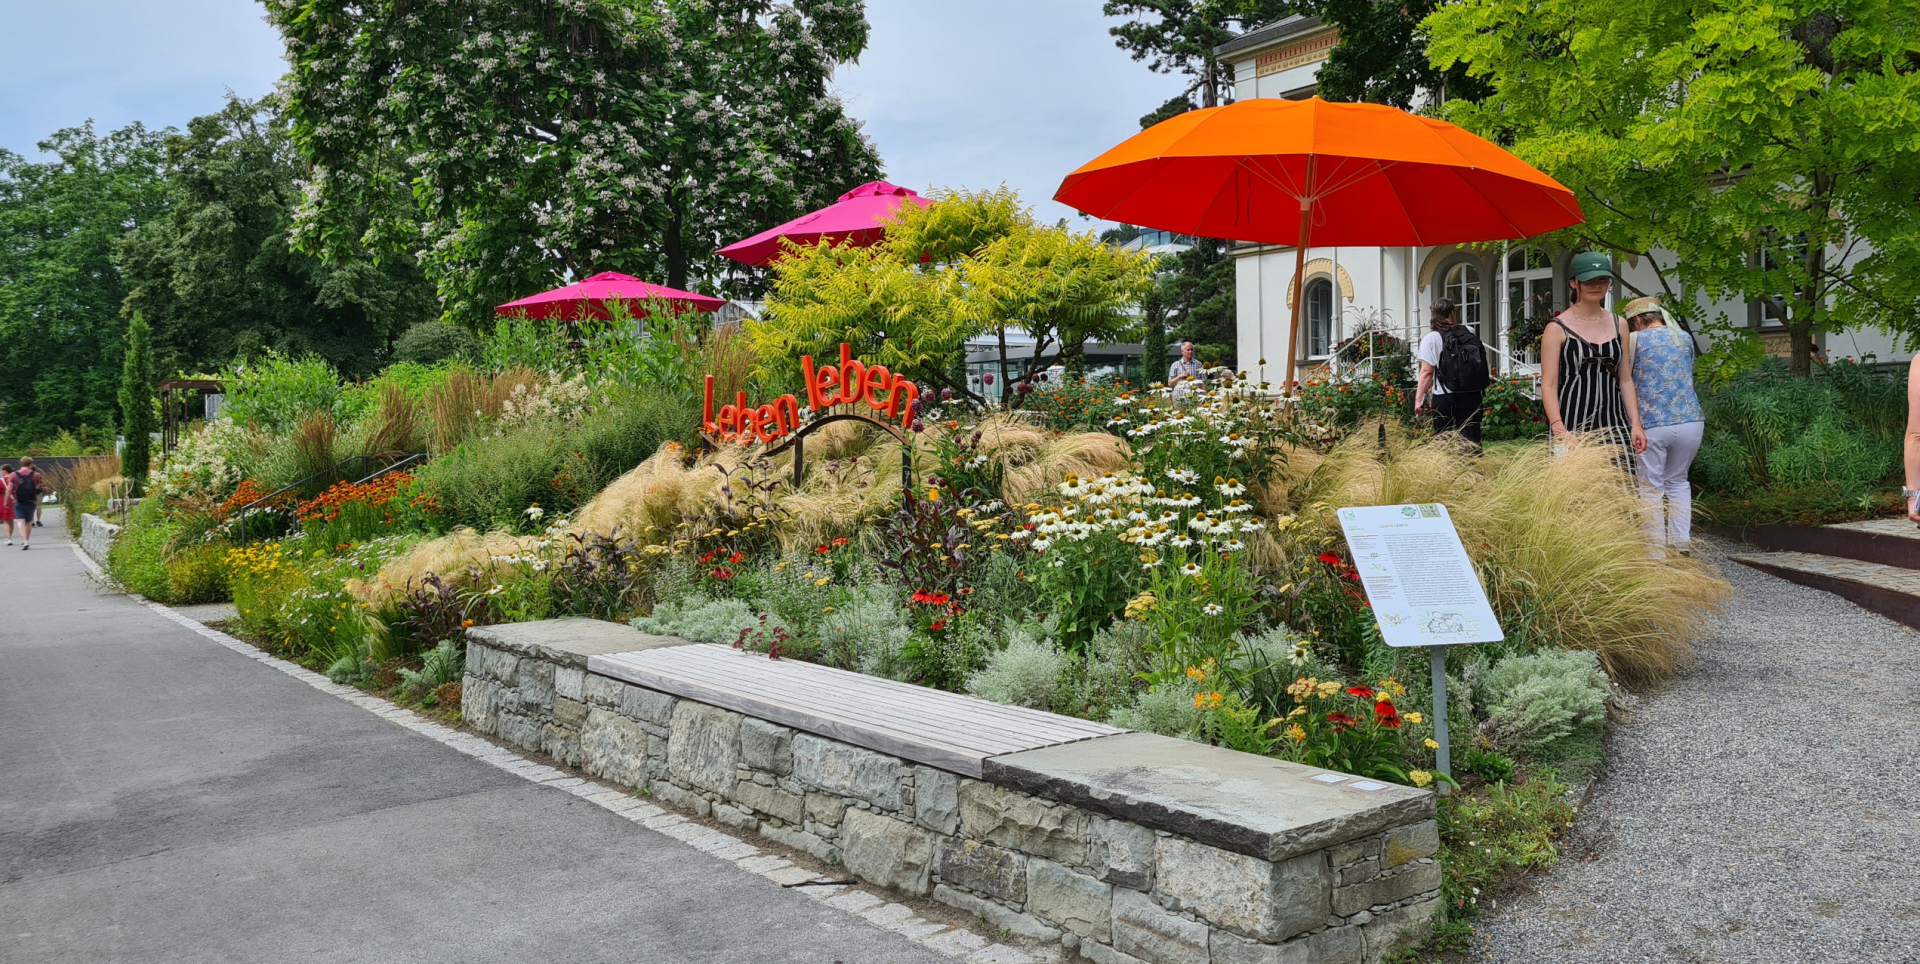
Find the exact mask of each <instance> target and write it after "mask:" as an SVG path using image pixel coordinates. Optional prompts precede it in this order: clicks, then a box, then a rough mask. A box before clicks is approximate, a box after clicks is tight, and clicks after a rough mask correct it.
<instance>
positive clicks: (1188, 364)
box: [1167, 341, 1205, 400]
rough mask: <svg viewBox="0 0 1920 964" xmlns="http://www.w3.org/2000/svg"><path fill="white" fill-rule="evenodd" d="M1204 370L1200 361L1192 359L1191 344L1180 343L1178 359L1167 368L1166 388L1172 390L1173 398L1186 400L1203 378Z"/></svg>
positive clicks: (1187, 342) (1186, 342)
mask: <svg viewBox="0 0 1920 964" xmlns="http://www.w3.org/2000/svg"><path fill="white" fill-rule="evenodd" d="M1204 371H1205V369H1204V368H1203V367H1202V366H1201V364H1200V359H1198V358H1195V357H1193V342H1190V341H1183V342H1181V343H1180V358H1179V359H1178V360H1177V361H1175V362H1174V363H1173V364H1172V365H1169V366H1168V367H1167V387H1168V388H1171V389H1173V397H1174V398H1175V399H1176V400H1178V399H1182V398H1186V397H1187V395H1188V393H1190V392H1192V391H1193V386H1194V385H1195V384H1196V383H1198V382H1199V381H1200V380H1201V379H1202V378H1204V377H1205V375H1204V374H1203V372H1204Z"/></svg>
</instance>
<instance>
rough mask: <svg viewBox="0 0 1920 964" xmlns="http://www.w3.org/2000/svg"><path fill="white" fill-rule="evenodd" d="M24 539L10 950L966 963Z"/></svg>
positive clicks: (2, 832) (8, 723) (3, 563)
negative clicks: (232, 640)
mask: <svg viewBox="0 0 1920 964" xmlns="http://www.w3.org/2000/svg"><path fill="white" fill-rule="evenodd" d="M48 516H49V518H48V519H47V520H46V523H47V524H46V526H45V527H44V528H41V529H39V530H37V532H36V537H35V539H34V545H33V549H32V550H31V551H27V552H22V551H20V550H19V549H18V548H17V547H0V600H4V610H3V611H4V612H5V613H6V614H7V618H6V620H5V622H4V623H0V962H4V964H14V962H34V964H39V962H54V961H76V962H88V964H99V962H122V961H125V962H149V961H234V962H248V964H256V962H273V961H293V960H299V961H354V962H368V961H376V962H386V961H396V962H397V961H406V962H412V961H421V962H438V961H448V962H452V961H459V962H463V964H464V962H481V961H513V962H526V961H547V960H565V961H568V962H570V964H572V962H582V964H584V962H597V961H621V962H652V961H660V962H667V961H674V962H682V961H716V962H720V961H742V962H745V961H752V962H820V964H828V962H841V964H866V962H898V964H933V962H946V961H949V960H950V958H948V957H946V956H945V955H942V954H939V953H937V952H935V951H932V950H929V949H927V948H925V947H922V946H920V945H918V944H915V943H913V942H912V941H909V940H907V939H906V938H905V937H902V936H900V935H898V934H894V933H892V932H889V931H887V930H883V929H882V928H880V927H878V926H875V925H873V924H870V923H867V922H866V921H864V920H861V919H859V918H856V917H854V916H853V915H851V914H848V913H845V912H843V911H840V910H838V909H835V908H831V907H828V906H825V905H823V904H821V903H820V902H818V901H815V900H813V899H811V898H809V897H806V896H804V895H803V894H802V893H800V892H797V891H794V890H787V889H783V888H781V887H780V886H779V885H777V884H775V883H773V882H772V881H769V880H766V879H764V878H762V877H760V876H758V875H755V874H752V873H748V872H747V871H745V870H742V869H740V868H738V867H735V866H734V865H733V864H730V863H727V862H724V861H722V860H719V859H716V858H712V857H708V856H706V855H704V854H700V853H698V852H696V851H694V850H692V849H691V848H689V847H688V846H687V845H685V844H683V843H681V842H680V841H678V840H674V839H672V838H669V837H667V836H665V835H662V834H660V833H657V832H655V831H652V830H648V829H646V828H644V827H640V826H638V825H636V824H635V823H633V822H631V821H629V820H626V819H623V818H621V817H619V816H617V815H615V814H614V813H611V812H609V811H608V810H605V809H603V808H601V807H599V806H596V805H595V804H593V803H590V802H588V801H585V800H583V799H581V798H579V797H576V796H574V795H572V794H569V793H567V792H565V791H562V790H557V789H553V788H549V787H542V786H538V785H535V784H531V783H529V782H527V781H525V780H522V779H520V778H519V777H516V776H513V775H510V774H508V773H505V772H503V771H501V770H499V769H496V768H495V767H492V766H490V765H487V764H485V763H482V762H480V761H478V760H475V759H472V758H470V757H468V756H466V755H464V754H462V753H460V752H458V751H456V750H454V749H451V748H449V747H446V746H443V745H441V744H440V743H438V742H436V741H434V740H431V739H428V738H426V737H424V736H421V735H419V734H416V733H414V732H412V731H409V730H406V729H403V728H401V727H398V726H395V725H393V724H391V723H389V722H386V721H385V720H382V719H381V718H379V717H377V716H374V715H373V714H371V713H368V712H367V711H365V710H363V709H360V708H358V707H356V706H353V705H351V704H349V703H347V702H345V701H342V700H340V699H338V698H336V697H334V696H331V695H328V694H326V693H323V692H320V691H319V690H316V689H314V688H313V687H310V686H308V685H306V684H305V683H302V682H300V681H298V680H296V679H293V678H291V677H289V676H287V675H285V674H283V673H280V672H278V671H276V670H274V669H272V668H270V667H268V666H265V665H262V664H260V663H259V662H257V661H255V660H251V659H248V658H246V657H245V656H242V655H239V654H237V653H234V652H231V651H229V650H227V649H225V648H223V647H221V646H219V645H217V644H215V643H214V642H212V641H210V640H207V639H205V638H202V637H200V636H198V635H196V634H194V633H193V632H191V631H189V630H187V629H186V628H183V627H181V626H179V625H177V624H175V623H173V622H171V621H169V620H167V619H165V618H164V617H162V616H161V615H160V614H158V613H156V612H154V611H152V610H150V609H148V608H146V607H145V606H143V605H141V604H140V603H139V602H137V601H136V600H133V599H131V598H129V597H126V596H122V595H118V594H114V593H110V592H107V591H105V590H103V589H101V588H99V587H98V586H96V585H94V584H93V583H92V582H91V581H90V580H89V578H88V576H87V571H86V569H85V567H84V566H83V564H82V563H81V562H80V560H79V559H78V558H77V557H76V556H75V555H74V554H73V552H72V551H71V550H70V549H69V548H68V545H67V539H66V532H65V530H64V529H62V528H59V527H58V523H59V517H58V514H57V513H55V512H49V513H48Z"/></svg>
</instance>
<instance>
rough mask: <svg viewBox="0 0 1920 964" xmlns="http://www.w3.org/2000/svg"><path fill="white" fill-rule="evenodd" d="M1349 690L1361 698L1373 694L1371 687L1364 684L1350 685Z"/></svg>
mask: <svg viewBox="0 0 1920 964" xmlns="http://www.w3.org/2000/svg"><path fill="white" fill-rule="evenodd" d="M1347 692H1349V693H1352V694H1353V695H1355V696H1358V697H1360V698H1361V699H1365V698H1367V697H1369V696H1372V695H1373V691H1372V690H1370V689H1367V688H1366V687H1364V686H1349V687H1347Z"/></svg>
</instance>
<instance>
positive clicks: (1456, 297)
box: [1440, 261, 1487, 338]
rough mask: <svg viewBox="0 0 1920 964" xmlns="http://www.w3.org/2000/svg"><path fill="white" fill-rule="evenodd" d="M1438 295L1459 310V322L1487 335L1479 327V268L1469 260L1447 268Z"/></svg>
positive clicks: (1481, 334)
mask: <svg viewBox="0 0 1920 964" xmlns="http://www.w3.org/2000/svg"><path fill="white" fill-rule="evenodd" d="M1440 296H1441V297H1443V298H1446V299H1448V300H1450V301H1452V302H1453V305H1454V307H1455V308H1456V309H1457V310H1458V311H1459V312H1460V323H1461V324H1463V325H1466V326H1467V327H1469V328H1472V329H1473V330H1474V331H1477V332H1480V337H1481V338H1485V337H1486V336H1487V333H1486V331H1484V330H1483V329H1482V328H1481V327H1480V322H1481V320H1482V318H1481V311H1480V305H1481V303H1482V302H1481V297H1480V269H1479V267H1478V266H1476V265H1475V264H1474V263H1473V262H1471V261H1462V262H1460V263H1459V264H1456V265H1454V266H1453V267H1451V268H1448V269H1447V273H1446V275H1445V280H1444V281H1442V282H1441V284H1440Z"/></svg>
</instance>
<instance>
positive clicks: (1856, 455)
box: [1767, 412, 1900, 493]
mask: <svg viewBox="0 0 1920 964" xmlns="http://www.w3.org/2000/svg"><path fill="white" fill-rule="evenodd" d="M1845 418H1846V416H1844V415H1842V414H1840V413H1838V412H1828V413H1826V414H1825V415H1822V416H1821V417H1820V418H1819V419H1818V420H1817V421H1815V422H1814V423H1813V426H1812V427H1811V428H1809V429H1807V431H1806V432H1805V433H1804V434H1802V435H1801V436H1800V437H1799V438H1797V439H1795V440H1794V441H1793V442H1792V443H1790V444H1787V445H1783V446H1780V447H1778V448H1775V449H1774V450H1773V451H1772V452H1771V453H1769V454H1768V456H1767V472H1768V474H1770V475H1771V476H1773V478H1774V480H1775V481H1776V482H1777V483H1779V484H1781V485H1787V486H1804V485H1826V486H1831V487H1833V488H1835V489H1838V490H1840V491H1842V492H1846V493H1864V492H1866V491H1867V490H1868V489H1870V488H1871V487H1872V486H1873V485H1874V483H1876V482H1878V481H1880V480H1881V479H1882V478H1884V477H1886V475H1887V473H1888V471H1889V468H1888V467H1889V466H1892V465H1895V464H1897V463H1898V460H1899V454H1900V453H1899V450H1898V449H1896V448H1894V447H1893V446H1891V445H1888V444H1885V443H1883V442H1881V441H1880V440H1879V439H1876V438H1874V437H1873V436H1872V435H1870V434H1868V433H1867V432H1865V431H1861V430H1858V429H1852V428H1848V427H1847V426H1846V425H1845V424H1843V421H1844V419H1845Z"/></svg>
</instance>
